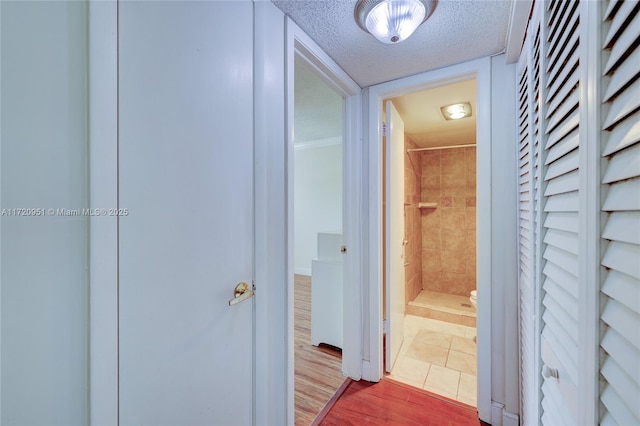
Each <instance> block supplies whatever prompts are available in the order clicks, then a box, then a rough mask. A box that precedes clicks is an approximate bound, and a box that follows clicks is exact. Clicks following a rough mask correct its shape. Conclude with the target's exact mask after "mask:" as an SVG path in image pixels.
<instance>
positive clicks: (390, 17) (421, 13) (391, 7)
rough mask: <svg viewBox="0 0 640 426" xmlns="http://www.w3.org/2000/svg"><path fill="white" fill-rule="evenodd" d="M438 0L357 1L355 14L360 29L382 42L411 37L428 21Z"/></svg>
mask: <svg viewBox="0 0 640 426" xmlns="http://www.w3.org/2000/svg"><path fill="white" fill-rule="evenodd" d="M435 3H436V2H435V0H358V3H357V4H356V8H355V10H354V13H353V14H354V17H355V20H356V22H357V23H358V25H359V26H360V28H362V29H363V30H364V31H366V32H368V33H370V34H371V35H373V36H374V37H375V38H377V39H378V40H380V41H381V42H382V43H386V44H394V43H399V42H401V41H402V40H406V39H407V38H409V36H410V35H411V34H413V32H414V31H415V30H416V28H418V26H420V24H422V23H423V22H424V21H426V20H427V18H428V17H429V15H431V12H432V11H433V8H434V7H435Z"/></svg>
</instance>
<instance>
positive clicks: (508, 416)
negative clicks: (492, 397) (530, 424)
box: [491, 401, 520, 426]
mask: <svg viewBox="0 0 640 426" xmlns="http://www.w3.org/2000/svg"><path fill="white" fill-rule="evenodd" d="M519 424H520V416H519V415H518V414H514V413H510V412H508V411H506V410H505V409H504V404H502V403H500V402H496V401H491V426H519Z"/></svg>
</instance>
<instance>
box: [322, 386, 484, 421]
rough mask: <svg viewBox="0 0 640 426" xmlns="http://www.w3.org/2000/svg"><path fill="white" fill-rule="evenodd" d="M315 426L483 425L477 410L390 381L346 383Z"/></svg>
mask: <svg viewBox="0 0 640 426" xmlns="http://www.w3.org/2000/svg"><path fill="white" fill-rule="evenodd" d="M326 411H327V413H326V415H325V416H324V418H322V419H320V418H319V419H317V421H316V423H315V424H317V425H324V426H332V425H340V426H344V425H363V424H367V425H372V426H375V425H398V426H399V425H402V426H412V425H415V426H429V425H433V426H436V425H437V426H440V425H476V426H477V425H482V424H483V423H482V422H480V420H478V415H477V412H476V409H475V408H474V407H471V406H469V405H466V404H462V403H460V402H457V401H454V400H450V399H448V398H444V397H441V396H439V395H436V394H433V393H430V392H427V391H425V390H422V389H418V388H414V387H412V386H409V385H406V384H404V383H400V382H396V381H394V380H391V379H387V378H385V379H382V380H381V381H380V382H378V383H370V382H366V381H362V380H360V381H358V382H355V381H351V380H350V381H349V383H348V384H347V385H346V386H345V390H344V392H343V394H342V395H341V396H339V397H337V398H336V399H335V402H334V404H333V406H332V407H331V408H329V409H328V410H326Z"/></svg>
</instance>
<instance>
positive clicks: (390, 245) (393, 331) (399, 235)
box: [385, 101, 405, 373]
mask: <svg viewBox="0 0 640 426" xmlns="http://www.w3.org/2000/svg"><path fill="white" fill-rule="evenodd" d="M386 110H387V137H386V147H385V149H386V162H385V163H386V164H385V167H386V198H385V199H386V225H385V230H386V231H385V232H386V238H385V244H386V256H385V257H386V260H385V262H386V265H387V269H386V277H385V283H386V287H385V288H386V292H387V303H386V307H385V309H386V316H387V319H386V320H387V327H386V332H387V337H386V365H385V369H386V371H387V372H389V373H390V372H391V370H392V369H393V365H394V364H395V362H396V358H397V357H398V353H399V352H400V347H401V346H402V341H403V340H404V306H405V294H404V293H405V283H404V279H405V277H404V251H405V250H404V244H405V237H404V122H403V121H402V117H400V114H399V113H398V111H397V110H396V108H395V106H393V102H392V101H386Z"/></svg>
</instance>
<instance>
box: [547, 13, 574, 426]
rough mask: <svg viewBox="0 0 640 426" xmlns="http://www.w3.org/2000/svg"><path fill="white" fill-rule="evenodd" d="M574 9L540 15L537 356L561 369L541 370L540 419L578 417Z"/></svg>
mask: <svg viewBox="0 0 640 426" xmlns="http://www.w3.org/2000/svg"><path fill="white" fill-rule="evenodd" d="M579 11H580V3H579V2H574V1H551V2H547V3H545V11H544V18H543V19H544V25H545V31H544V37H543V39H544V52H545V58H544V63H543V65H542V66H543V70H544V84H545V87H546V90H545V91H544V92H543V99H544V104H545V106H546V111H545V120H544V124H543V126H544V131H545V134H546V140H545V143H544V153H543V159H544V169H543V173H544V184H543V191H544V199H543V205H544V210H543V211H544V216H543V241H544V246H543V248H542V253H543V258H544V260H543V270H542V272H543V274H542V305H543V307H542V337H541V356H542V362H543V363H544V365H546V366H548V367H551V368H554V369H557V370H558V371H559V373H560V379H559V380H557V379H556V378H554V377H544V378H543V384H542V404H541V405H542V410H543V413H542V422H543V423H544V424H547V425H558V424H563V425H573V424H577V418H578V410H579V409H580V408H579V406H578V401H577V396H578V392H577V384H578V360H579V349H578V294H579V291H578V289H579V285H580V280H579V272H578V271H579V264H578V245H579V244H578V241H579V232H578V231H579V214H578V211H579V200H580V191H579V183H580V179H579V177H580V176H579V113H580V105H579V85H580V82H579V77H580V73H579V54H580V49H579ZM543 368H544V367H543ZM543 371H544V370H543Z"/></svg>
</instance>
